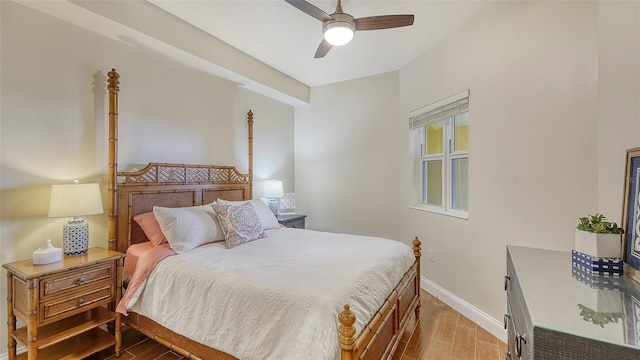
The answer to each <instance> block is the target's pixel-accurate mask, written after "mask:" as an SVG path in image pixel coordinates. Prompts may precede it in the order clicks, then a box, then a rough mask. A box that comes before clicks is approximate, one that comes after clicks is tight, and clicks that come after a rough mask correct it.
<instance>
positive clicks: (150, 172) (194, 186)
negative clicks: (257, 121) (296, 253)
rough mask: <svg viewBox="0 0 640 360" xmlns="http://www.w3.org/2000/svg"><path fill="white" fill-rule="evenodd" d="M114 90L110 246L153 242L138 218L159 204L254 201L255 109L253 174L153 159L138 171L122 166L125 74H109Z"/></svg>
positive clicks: (250, 131)
mask: <svg viewBox="0 0 640 360" xmlns="http://www.w3.org/2000/svg"><path fill="white" fill-rule="evenodd" d="M108 76H109V77H108V80H107V81H108V89H109V173H108V177H109V179H108V184H109V195H108V201H107V202H108V204H107V207H108V215H109V223H108V235H109V249H110V250H116V251H120V252H125V251H126V250H127V248H128V247H129V245H131V244H135V243H140V242H143V241H147V240H148V239H147V237H146V236H145V235H144V233H143V232H142V229H140V227H139V226H138V224H137V223H135V222H134V221H133V217H134V216H136V215H138V214H142V213H146V212H149V211H152V210H153V207H154V206H164V207H183V206H194V205H202V204H208V203H211V202H213V201H215V200H216V199H218V198H220V199H225V200H248V199H251V197H252V180H253V113H252V112H251V111H249V112H248V113H247V125H248V140H249V173H248V174H243V173H240V172H239V171H238V170H237V169H236V168H235V167H234V166H216V165H188V164H166V163H150V164H149V165H147V166H146V167H145V168H144V169H142V170H139V171H134V172H118V171H117V162H116V159H117V154H118V149H117V143H118V131H117V129H118V92H119V90H120V87H119V84H120V81H119V78H120V75H118V73H117V72H116V70H115V69H112V70H111V71H110V72H109V74H108Z"/></svg>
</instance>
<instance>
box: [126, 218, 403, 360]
mask: <svg viewBox="0 0 640 360" xmlns="http://www.w3.org/2000/svg"><path fill="white" fill-rule="evenodd" d="M414 260H415V258H414V256H413V252H412V250H411V249H410V247H409V246H407V245H406V244H404V243H401V242H398V241H393V240H386V239H380V238H374V237H365V236H356V235H346V234H334V233H324V232H317V231H311V230H301V229H273V230H269V231H268V232H267V237H266V238H264V239H260V240H257V241H253V242H250V243H247V244H244V245H241V246H238V247H235V248H233V249H226V248H225V247H224V245H222V244H211V245H205V246H201V247H199V248H196V249H193V250H191V251H189V252H187V253H184V254H180V255H176V256H171V257H168V258H167V259H165V260H164V261H162V262H161V263H160V264H158V266H157V267H156V268H155V270H154V271H153V272H152V273H151V275H150V276H149V278H148V280H147V283H146V287H145V289H144V290H143V291H142V294H141V296H140V297H139V299H138V300H137V302H136V303H135V304H133V305H132V304H130V305H132V306H131V310H132V311H135V312H137V313H139V314H141V315H144V316H147V317H149V318H151V319H153V320H155V321H156V322H158V323H160V324H162V325H163V326H165V327H167V328H169V329H171V330H173V331H175V332H177V333H179V334H182V335H185V336H187V337H189V338H191V339H194V340H196V341H198V342H201V343H203V344H207V345H209V346H211V347H213V348H216V349H219V350H222V351H224V352H226V353H228V354H231V355H233V356H235V357H237V358H239V359H242V360H252V359H256V360H258V359H259V360H266V359H274V360H287V359H292V360H293V359H295V360H301V359H310V360H322V359H327V360H328V359H339V357H340V355H339V354H340V347H339V344H338V333H337V331H338V330H337V329H338V326H339V323H338V320H337V315H338V313H339V311H340V310H341V309H342V307H343V305H344V304H349V305H350V306H351V310H352V311H353V312H354V313H355V314H356V319H357V321H356V330H357V331H358V333H359V332H360V329H362V327H363V326H364V325H365V324H364V323H363V322H365V321H368V319H370V318H371V317H372V315H373V314H374V313H375V311H376V310H377V309H378V308H379V307H380V306H381V305H382V302H383V301H384V299H386V297H387V296H388V294H389V293H390V292H391V290H392V289H393V287H394V286H395V285H396V284H397V282H398V281H399V280H400V279H401V278H402V276H403V275H404V273H405V272H406V271H407V269H408V268H409V267H410V266H411V265H412V264H413V262H414Z"/></svg>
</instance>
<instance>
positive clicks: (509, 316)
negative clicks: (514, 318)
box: [502, 314, 511, 329]
mask: <svg viewBox="0 0 640 360" xmlns="http://www.w3.org/2000/svg"><path fill="white" fill-rule="evenodd" d="M509 319H511V315H509V314H504V318H503V319H502V321H503V322H504V328H505V329H506V328H507V321H509Z"/></svg>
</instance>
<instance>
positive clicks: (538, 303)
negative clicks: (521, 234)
mask: <svg viewBox="0 0 640 360" xmlns="http://www.w3.org/2000/svg"><path fill="white" fill-rule="evenodd" d="M504 286H505V290H506V291H507V313H506V314H505V318H504V321H505V327H506V328H507V336H508V346H509V349H508V353H507V356H506V359H525V360H528V359H536V360H542V359H559V360H585V359H598V360H602V359H630V360H631V359H634V360H638V359H640V284H638V283H637V282H635V281H633V280H632V279H630V278H629V277H627V276H618V277H614V276H608V275H592V274H591V273H590V272H587V271H585V270H582V269H580V268H578V267H574V266H572V265H571V253H570V252H563V251H554V250H544V249H534V248H525V247H517V246H508V247H507V275H506V276H505V282H504Z"/></svg>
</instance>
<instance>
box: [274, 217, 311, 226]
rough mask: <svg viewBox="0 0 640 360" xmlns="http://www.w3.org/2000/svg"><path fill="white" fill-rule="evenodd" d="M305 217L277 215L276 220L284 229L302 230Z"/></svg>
mask: <svg viewBox="0 0 640 360" xmlns="http://www.w3.org/2000/svg"><path fill="white" fill-rule="evenodd" d="M306 217H307V215H302V214H282V215H277V216H276V219H278V222H279V223H280V224H282V225H284V226H285V227H288V228H294V229H304V226H305V224H304V218H306Z"/></svg>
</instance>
